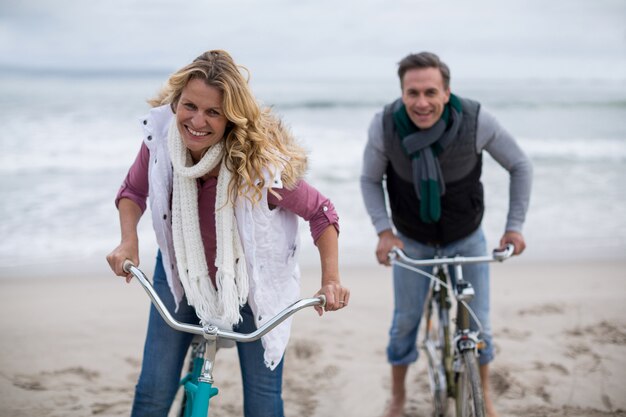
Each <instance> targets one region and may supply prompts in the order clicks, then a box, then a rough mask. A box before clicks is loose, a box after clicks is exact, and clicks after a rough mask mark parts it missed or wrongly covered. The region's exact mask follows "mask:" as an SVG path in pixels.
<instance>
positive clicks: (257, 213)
mask: <svg viewBox="0 0 626 417" xmlns="http://www.w3.org/2000/svg"><path fill="white" fill-rule="evenodd" d="M172 117H173V113H172V110H171V108H170V106H169V105H164V106H160V107H155V108H153V109H152V110H150V113H148V115H146V116H145V117H144V118H142V119H141V123H142V127H143V133H144V138H143V139H144V143H145V144H146V146H147V147H148V149H149V151H150V161H149V168H148V180H149V201H150V209H151V212H152V224H153V227H154V231H155V234H156V239H157V244H158V246H159V248H160V249H161V255H162V258H163V267H164V269H165V274H166V276H167V282H168V284H169V287H170V290H171V292H172V294H173V296H174V299H175V300H176V308H177V309H178V304H179V303H180V301H181V300H182V298H183V294H184V290H183V287H182V285H181V283H180V279H179V277H178V272H177V270H176V265H175V255H174V244H173V239H172V219H171V207H170V206H171V196H172V163H171V161H170V156H169V152H168V149H167V131H168V128H169V125H170V122H171V120H172ZM265 184H267V187H266V188H264V189H263V192H262V199H261V201H260V202H259V203H258V204H256V205H254V206H253V205H252V203H251V202H250V201H249V200H248V199H246V198H239V199H237V202H236V203H235V216H236V218H237V226H238V228H239V236H240V238H241V243H242V245H243V249H244V252H245V257H246V264H247V267H248V277H249V279H250V292H249V294H248V304H249V305H250V308H251V309H252V313H253V314H254V321H255V324H256V326H257V327H260V326H261V325H263V324H264V323H265V322H266V321H267V320H268V319H271V318H272V317H274V316H275V315H276V314H277V313H279V312H280V311H281V310H283V309H284V308H285V307H287V306H289V305H290V304H291V303H293V302H295V301H297V300H298V298H299V297H300V271H299V268H298V263H297V259H298V253H299V246H300V245H299V237H298V217H297V215H296V214H294V213H292V212H289V211H286V210H283V209H281V208H280V207H276V208H275V209H274V210H270V209H269V206H268V202H267V193H268V188H269V187H271V188H282V181H281V179H280V172H277V173H276V174H275V176H274V178H269V176H268V177H267V178H265ZM290 329H291V318H290V319H287V320H286V321H285V322H283V323H282V324H281V325H280V326H278V327H277V328H275V329H274V330H273V331H271V332H270V333H268V334H266V335H265V336H263V338H262V340H261V341H262V343H263V348H264V349H265V354H264V360H265V365H266V366H267V367H268V368H270V369H272V370H273V369H274V368H276V366H278V364H279V363H280V361H281V359H282V357H283V354H284V352H285V348H286V347H287V342H288V340H289V334H290Z"/></svg>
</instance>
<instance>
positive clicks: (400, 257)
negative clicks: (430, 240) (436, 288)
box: [388, 243, 515, 266]
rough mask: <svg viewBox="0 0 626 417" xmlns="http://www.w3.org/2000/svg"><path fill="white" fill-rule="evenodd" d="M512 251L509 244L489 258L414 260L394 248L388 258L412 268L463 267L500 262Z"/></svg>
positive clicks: (513, 248)
mask: <svg viewBox="0 0 626 417" xmlns="http://www.w3.org/2000/svg"><path fill="white" fill-rule="evenodd" d="M514 251H515V247H514V246H513V245H512V244H510V243H509V244H508V245H506V246H505V247H504V249H502V250H498V249H494V251H493V252H492V254H491V256H469V257H466V256H455V257H453V258H435V259H414V258H411V257H410V256H408V255H407V254H406V253H405V252H404V251H403V250H402V249H399V248H397V247H394V248H392V249H391V251H389V255H388V256H389V259H390V260H391V261H400V262H404V263H406V264H408V265H413V266H435V265H463V264H477V263H484V262H502V261H504V260H506V259H508V258H510V257H511V256H512V255H513V252H514Z"/></svg>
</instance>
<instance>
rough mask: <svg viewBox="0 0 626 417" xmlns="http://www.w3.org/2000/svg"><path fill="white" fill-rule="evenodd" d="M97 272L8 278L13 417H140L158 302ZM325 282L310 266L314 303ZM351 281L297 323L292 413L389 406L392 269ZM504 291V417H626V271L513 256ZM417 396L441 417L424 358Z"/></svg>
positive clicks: (363, 412)
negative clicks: (150, 325) (139, 388)
mask: <svg viewBox="0 0 626 417" xmlns="http://www.w3.org/2000/svg"><path fill="white" fill-rule="evenodd" d="M90 270H91V272H90V273H87V272H84V273H82V272H80V271H79V272H73V273H69V274H65V275H63V276H62V275H61V274H60V273H59V271H58V270H57V271H52V270H51V271H50V272H49V273H48V271H47V268H46V267H45V266H42V267H40V268H38V269H37V270H36V271H33V270H32V269H31V271H30V272H29V271H24V270H18V269H17V268H16V269H13V270H6V269H4V270H0V332H1V333H0V334H1V337H0V416H12V417H19V416H28V417H34V416H38V417H39V416H42V417H43V416H59V417H61V416H63V417H71V416H89V415H100V416H119V415H128V414H129V410H130V406H131V402H132V397H133V388H134V384H135V382H136V378H137V375H138V372H139V366H140V360H141V351H142V346H143V338H144V333H145V325H146V318H147V311H148V299H147V297H146V296H145V294H144V293H143V291H142V290H141V288H140V287H139V285H138V284H137V283H132V284H131V285H126V284H125V283H123V281H122V280H121V279H117V278H115V277H113V276H112V275H110V274H108V273H107V272H106V270H105V269H104V268H100V267H98V268H91V269H90ZM94 270H95V271H96V272H95V273H94V272H93V271H94ZM146 272H147V273H149V271H148V270H146ZM318 274H319V273H318V271H316V270H315V269H307V270H305V271H303V295H305V296H309V295H311V294H312V293H313V292H314V290H315V289H316V286H317V284H318V282H319V277H318ZM55 276H57V277H55ZM342 276H343V281H344V283H345V284H346V285H347V286H348V287H350V289H351V291H352V299H351V303H350V306H349V307H348V308H346V309H344V310H343V311H341V312H338V313H330V314H325V315H324V316H323V317H322V318H318V317H317V315H316V314H315V313H314V312H313V311H312V310H311V311H303V312H300V313H299V314H298V315H297V318H296V319H295V322H294V331H293V335H292V339H291V344H290V347H289V349H288V352H287V356H286V363H285V375H284V380H285V382H284V400H285V411H286V415H287V416H290V417H295V416H319V417H322V416H324V417H325V416H330V415H335V416H337V415H339V416H359V417H361V416H364V417H367V416H372V417H377V416H380V415H381V413H382V412H383V410H384V407H385V404H386V402H387V400H388V390H389V367H388V365H387V364H386V360H385V346H386V342H387V331H388V327H389V322H390V315H391V309H392V298H391V281H390V271H389V269H386V268H384V267H379V266H376V265H373V264H372V265H368V266H363V267H349V268H345V269H343V270H342ZM492 288H493V289H492V311H493V313H492V314H493V328H494V336H495V343H496V352H497V358H496V360H495V362H494V363H493V365H492V382H493V397H494V400H495V403H496V406H497V408H498V410H499V411H500V414H501V416H525V417H533V416H605V415H621V416H623V415H626V411H625V410H626V395H625V394H626V389H625V388H624V387H625V386H626V303H625V301H626V262H624V261H618V262H599V261H598V262H572V263H565V262H560V263H558V264H555V263H538V262H525V261H523V260H522V259H519V260H518V259H514V260H511V261H509V262H507V263H505V264H502V265H495V266H494V267H493V269H492ZM214 376H215V380H216V382H215V385H216V386H217V387H218V388H220V395H219V396H218V397H216V398H215V400H214V401H212V403H211V415H212V416H214V417H219V416H238V415H241V410H242V406H241V380H240V378H239V370H238V363H237V359H236V352H235V350H234V349H228V350H221V351H220V352H218V357H217V362H216V368H215V374H214ZM408 389H409V402H408V405H407V409H406V416H411V417H413V416H428V415H430V414H429V412H430V404H429V396H428V389H427V381H426V374H425V368H424V363H423V360H419V361H418V362H417V364H415V365H414V366H412V367H411V369H410V373H409V377H408Z"/></svg>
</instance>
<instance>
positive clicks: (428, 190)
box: [361, 52, 532, 417]
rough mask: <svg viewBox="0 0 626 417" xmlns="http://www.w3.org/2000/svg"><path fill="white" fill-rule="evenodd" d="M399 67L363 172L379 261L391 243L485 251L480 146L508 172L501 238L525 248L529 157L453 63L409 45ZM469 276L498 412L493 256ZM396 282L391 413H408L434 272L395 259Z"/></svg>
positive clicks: (428, 252)
mask: <svg viewBox="0 0 626 417" xmlns="http://www.w3.org/2000/svg"><path fill="white" fill-rule="evenodd" d="M398 76H399V78H400V87H401V89H402V97H401V98H399V99H397V100H396V101H394V102H393V103H391V104H388V105H387V106H385V108H384V109H383V111H382V112H380V113H378V114H376V115H375V116H374V119H373V121H372V123H371V125H370V128H369V133H368V135H369V137H368V142H367V145H366V147H365V152H364V158H363V171H362V175H361V191H362V193H363V199H364V202H365V206H366V208H367V211H368V213H369V215H370V217H371V220H372V223H373V224H374V227H375V229H376V233H377V234H378V238H379V240H378V245H377V248H376V257H377V259H378V262H379V263H381V264H384V265H389V261H388V259H387V254H388V253H389V251H390V250H391V248H392V247H394V246H397V247H399V248H403V249H404V250H405V251H406V252H407V253H408V254H409V255H410V256H412V257H415V258H433V257H435V256H455V255H461V256H480V255H485V254H486V253H487V247H486V243H485V236H484V234H483V231H482V228H481V222H482V218H483V212H484V203H483V187H482V183H481V181H480V177H481V172H482V153H483V151H487V153H489V154H490V155H491V156H492V157H493V158H494V159H495V160H496V161H497V162H498V163H499V164H500V165H502V166H503V167H504V168H505V169H506V170H507V171H508V172H509V174H510V186H509V190H510V196H509V211H508V216H507V222H506V226H505V228H504V233H503V235H502V238H501V239H500V245H501V246H504V245H506V244H507V243H512V244H513V245H514V246H515V254H516V255H519V254H520V253H522V252H523V251H524V248H525V246H526V244H525V242H524V237H523V236H522V226H523V224H524V220H525V217H526V210H527V208H528V202H529V198H530V189H531V182H532V167H531V164H530V161H529V159H528V158H527V157H526V155H525V154H524V153H523V152H522V150H521V149H520V148H519V146H518V145H517V143H516V142H515V140H514V139H513V137H512V136H511V135H510V134H509V133H508V132H506V131H505V130H504V129H503V128H502V127H501V126H500V125H499V123H498V122H497V121H496V120H495V118H494V117H493V116H491V115H490V114H489V113H488V112H487V111H485V110H484V109H483V108H482V107H481V105H480V104H479V103H478V102H476V101H473V100H469V99H466V98H461V97H458V96H456V95H454V94H452V93H451V91H450V70H449V68H448V66H447V65H446V64H445V63H443V62H442V61H441V60H440V59H439V57H438V56H437V55H435V54H433V53H430V52H421V53H419V54H411V55H408V56H407V57H405V58H404V59H402V61H400V63H399V68H398ZM385 194H386V195H387V197H388V201H389V208H390V212H389V211H388V210H387V205H386V202H385ZM463 277H464V278H465V279H467V280H468V281H469V282H471V284H472V285H473V287H474V289H475V291H476V297H475V298H474V299H473V300H472V302H471V303H470V306H471V308H472V309H473V311H474V312H475V313H476V315H477V317H478V319H479V320H480V322H481V324H482V327H483V332H482V333H481V337H482V339H483V340H484V342H485V345H484V348H483V349H482V350H481V351H480V358H479V363H480V374H481V378H482V385H483V391H484V393H485V405H486V409H487V410H486V411H487V415H488V416H490V417H495V416H496V415H497V414H496V411H495V409H494V406H493V403H492V401H491V399H490V396H489V390H488V386H489V378H488V376H489V371H488V369H489V368H488V364H489V363H490V362H491V361H492V360H493V357H494V352H493V342H492V338H491V326H490V323H489V269H488V266H487V265H486V264H475V265H468V266H465V267H464V268H463ZM393 282H394V302H395V306H394V313H393V321H392V324H391V329H390V331H389V344H388V346H387V359H388V361H389V363H390V364H391V377H392V384H391V401H390V403H389V407H388V409H387V410H386V412H385V416H386V417H394V416H401V415H403V410H404V404H405V380H406V374H407V370H408V365H409V364H411V363H413V362H415V361H416V360H417V357H418V351H417V349H416V337H417V330H418V327H419V323H420V320H421V316H422V310H423V305H424V299H425V296H426V294H427V292H428V286H429V282H428V280H427V279H424V278H422V277H421V276H420V275H419V274H418V273H416V272H412V271H408V270H406V269H403V268H394V269H393ZM472 325H473V327H476V324H475V323H472Z"/></svg>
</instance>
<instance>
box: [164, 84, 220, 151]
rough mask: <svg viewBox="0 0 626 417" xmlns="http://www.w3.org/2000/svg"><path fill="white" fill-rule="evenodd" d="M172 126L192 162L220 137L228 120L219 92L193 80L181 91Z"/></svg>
mask: <svg viewBox="0 0 626 417" xmlns="http://www.w3.org/2000/svg"><path fill="white" fill-rule="evenodd" d="M176 124H177V126H178V131H179V132H180V136H181V137H182V139H183V143H184V144H185V146H186V147H187V149H189V151H190V152H191V157H192V158H193V160H194V161H198V160H200V158H202V155H203V153H204V151H206V150H207V149H208V148H210V147H211V146H213V145H215V144H216V143H217V142H219V141H220V140H222V138H223V137H224V131H225V130H226V125H227V124H228V119H227V118H226V116H224V111H223V109H222V92H221V91H220V90H219V89H217V88H215V87H213V86H210V85H207V84H206V82H205V81H204V80H202V79H198V78H194V79H192V80H191V81H189V82H188V83H187V85H186V86H185V87H184V88H183V91H182V93H181V96H180V99H179V100H178V104H177V105H176Z"/></svg>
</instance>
